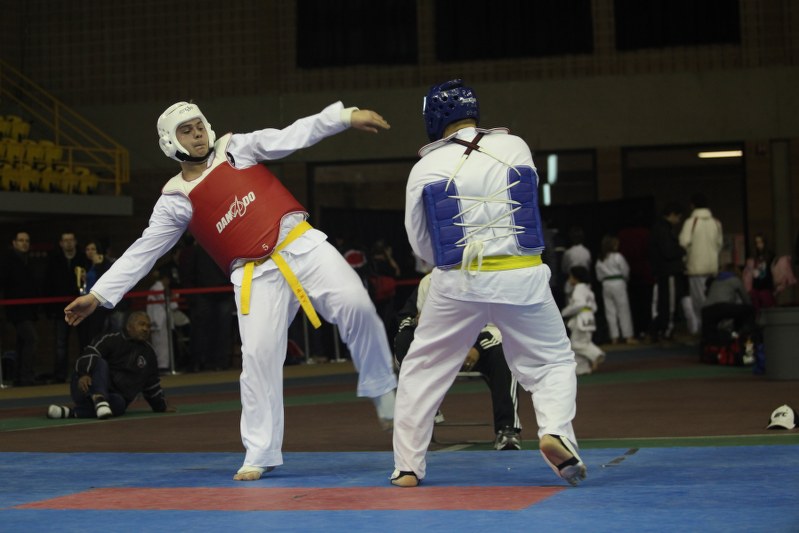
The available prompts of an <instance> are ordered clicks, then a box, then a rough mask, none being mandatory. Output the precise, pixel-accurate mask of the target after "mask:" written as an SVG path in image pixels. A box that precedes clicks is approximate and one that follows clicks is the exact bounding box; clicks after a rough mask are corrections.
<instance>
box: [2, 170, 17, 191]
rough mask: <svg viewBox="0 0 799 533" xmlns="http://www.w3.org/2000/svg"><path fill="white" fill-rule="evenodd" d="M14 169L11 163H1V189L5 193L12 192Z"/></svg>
mask: <svg viewBox="0 0 799 533" xmlns="http://www.w3.org/2000/svg"><path fill="white" fill-rule="evenodd" d="M14 176H15V172H14V167H12V166H11V165H10V164H9V163H0V188H2V189H3V190H4V191H10V190H12V187H13V185H12V183H13V182H14Z"/></svg>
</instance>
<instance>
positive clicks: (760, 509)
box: [0, 446, 799, 533]
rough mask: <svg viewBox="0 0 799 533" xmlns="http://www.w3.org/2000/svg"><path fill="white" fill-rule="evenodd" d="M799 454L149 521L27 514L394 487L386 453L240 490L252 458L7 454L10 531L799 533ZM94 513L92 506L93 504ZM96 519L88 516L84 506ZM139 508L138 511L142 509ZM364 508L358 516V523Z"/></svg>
mask: <svg viewBox="0 0 799 533" xmlns="http://www.w3.org/2000/svg"><path fill="white" fill-rule="evenodd" d="M797 452H799V447H798V446H747V447H701V448H682V447H681V448H641V449H589V450H584V451H583V452H582V456H583V460H584V461H585V462H586V464H587V465H588V479H587V480H586V481H585V482H584V483H583V485H581V486H580V487H578V488H571V487H568V486H566V485H565V484H564V483H562V482H561V481H560V480H559V479H557V478H556V477H555V476H554V474H553V473H552V471H551V470H550V469H549V467H547V466H546V465H545V464H544V462H543V460H542V459H541V458H540V456H539V455H538V454H537V452H531V451H522V452H495V451H479V452H463V451H461V452H433V453H430V454H429V456H428V473H427V478H426V479H425V480H424V483H423V485H422V487H421V488H419V489H400V488H395V489H391V490H397V491H409V490H410V491H420V490H423V489H424V488H426V487H439V488H441V487H468V486H475V485H479V486H482V487H553V486H554V487H563V488H564V490H562V491H560V492H557V493H555V494H554V495H552V496H550V497H548V498H546V499H544V500H542V501H539V502H537V503H534V504H532V505H530V506H529V507H527V508H524V509H521V510H513V511H487V510H480V509H482V508H484V507H486V506H485V505H482V502H463V506H464V509H477V510H457V511H410V510H409V511H403V510H391V511H373V510H370V511H364V510H341V511H308V510H305V511H246V512H242V511H225V510H221V511H203V510H201V509H200V510H190V511H170V510H159V511H143V510H95V509H89V510H59V509H21V508H18V507H17V506H20V505H25V504H32V503H36V502H43V501H47V500H50V499H52V498H59V497H66V496H71V495H75V494H80V493H83V492H85V491H90V490H92V489H120V488H172V487H174V488H218V489H220V494H224V490H221V489H226V488H235V489H241V488H257V489H264V488H330V487H333V488H337V487H340V488H347V487H350V488H351V487H380V488H385V487H389V484H388V476H389V474H390V471H391V470H392V456H391V454H390V453H387V452H368V453H367V452H361V453H354V452H353V453H287V454H285V464H284V465H283V466H282V467H280V468H278V469H277V470H275V472H273V473H271V474H269V475H268V476H267V477H265V478H263V479H261V480H259V481H256V482H251V483H241V482H235V481H233V480H232V479H231V477H232V474H233V473H234V472H235V471H236V469H237V468H238V467H239V466H240V461H241V459H242V455H241V454H230V453H194V454H189V453H181V454H121V453H120V454H117V453H103V454H82V453H80V454H79V453H76V454H52V453H0V479H2V483H1V484H0V531H3V532H26V533H27V532H32V531H110V532H141V531H148V532H149V531H153V532H157V531H165V532H166V531H168V532H171V533H175V532H182V531H192V532H194V531H231V530H238V531H267V530H268V531H345V530H346V531H352V532H374V531H380V532H384V533H385V532H392V531H402V532H407V531H409V530H411V531H414V532H417V531H437V532H445V531H459V532H470V531H475V532H478V531H479V532H480V533H487V532H490V531H501V530H516V531H525V532H526V531H533V530H544V529H559V530H561V531H581V532H582V531H590V532H605V531H607V532H619V531H631V532H632V531H635V532H649V531H652V532H660V531H701V532H707V531H719V532H721V531H723V532H737V531H740V532H760V531H762V532H766V531H768V532H797V531H799V505H797V503H798V502H797V498H798V495H799V453H797ZM86 497H87V499H89V498H90V497H91V496H90V495H87V496H86ZM86 505H87V507H90V508H91V505H92V504H91V502H87V503H86ZM131 505H132V507H136V502H132V503H131ZM358 508H359V506H358V505H357V502H353V509H358Z"/></svg>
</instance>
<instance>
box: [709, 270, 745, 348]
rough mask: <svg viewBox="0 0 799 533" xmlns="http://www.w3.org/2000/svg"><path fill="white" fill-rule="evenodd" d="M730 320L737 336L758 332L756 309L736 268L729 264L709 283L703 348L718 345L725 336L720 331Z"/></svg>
mask: <svg viewBox="0 0 799 533" xmlns="http://www.w3.org/2000/svg"><path fill="white" fill-rule="evenodd" d="M728 320H731V321H732V330H731V331H730V333H733V332H734V333H735V334H736V335H741V334H752V333H753V332H754V331H755V308H754V306H752V300H751V298H750V297H749V293H748V292H747V291H746V289H745V288H744V284H743V281H742V280H741V277H740V276H739V275H738V272H737V269H736V267H735V265H733V264H731V263H729V264H727V265H725V266H724V269H723V270H722V271H721V272H719V273H718V275H717V276H716V277H715V278H713V280H712V281H711V282H710V286H709V288H708V291H707V299H706V300H705V304H704V306H703V307H702V344H719V343H720V342H722V337H723V335H722V334H721V333H720V331H719V328H720V326H721V325H722V323H723V322H725V321H728Z"/></svg>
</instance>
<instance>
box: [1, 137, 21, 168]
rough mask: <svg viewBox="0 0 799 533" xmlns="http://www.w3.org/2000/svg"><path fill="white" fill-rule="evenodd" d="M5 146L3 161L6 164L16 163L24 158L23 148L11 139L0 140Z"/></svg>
mask: <svg viewBox="0 0 799 533" xmlns="http://www.w3.org/2000/svg"><path fill="white" fill-rule="evenodd" d="M0 142H2V143H3V144H4V145H5V160H6V162H8V163H12V164H13V163H16V162H17V161H22V160H23V159H24V158H25V146H24V145H23V144H22V143H19V142H17V141H16V140H14V139H12V138H11V137H6V138H4V139H2V140H0Z"/></svg>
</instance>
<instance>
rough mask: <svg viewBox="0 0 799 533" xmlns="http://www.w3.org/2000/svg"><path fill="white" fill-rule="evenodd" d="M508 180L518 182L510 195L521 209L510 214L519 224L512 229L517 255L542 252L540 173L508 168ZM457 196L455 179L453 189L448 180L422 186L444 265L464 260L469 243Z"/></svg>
mask: <svg viewBox="0 0 799 533" xmlns="http://www.w3.org/2000/svg"><path fill="white" fill-rule="evenodd" d="M517 171H518V172H517ZM507 182H508V184H509V185H510V184H512V183H514V182H518V183H516V184H515V185H514V186H513V187H511V188H510V189H508V194H509V196H510V199H511V200H513V201H515V202H518V203H519V205H516V206H514V208H515V209H517V210H516V211H515V212H514V213H513V214H512V215H511V216H510V218H511V222H510V223H511V224H514V225H515V226H516V228H515V230H509V231H512V233H513V234H515V235H514V237H515V239H516V243H517V249H518V252H519V253H518V254H517V255H540V254H541V252H542V251H543V250H544V236H543V231H542V229H541V214H540V213H539V210H538V174H537V173H536V171H535V169H533V168H531V167H523V166H519V167H516V168H515V169H513V168H508V175H507ZM457 196H458V189H457V186H456V185H455V182H454V181H453V182H450V184H449V189H447V181H446V180H441V181H437V182H435V183H429V184H427V185H425V186H424V188H423V189H422V202H423V204H424V210H425V214H426V215H427V229H428V231H429V232H430V239H431V241H432V244H433V250H434V252H435V261H436V266H437V267H439V268H443V269H448V268H452V267H454V266H457V265H459V264H460V263H461V260H462V257H463V246H465V244H466V239H465V237H466V232H467V228H466V227H464V226H457V225H456V224H461V223H463V217H461V216H459V213H460V212H461V210H462V206H461V202H460V200H459V199H458V198H457ZM509 210H510V208H509ZM477 239H478V240H479V237H477Z"/></svg>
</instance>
